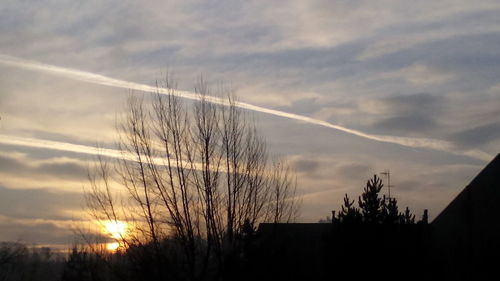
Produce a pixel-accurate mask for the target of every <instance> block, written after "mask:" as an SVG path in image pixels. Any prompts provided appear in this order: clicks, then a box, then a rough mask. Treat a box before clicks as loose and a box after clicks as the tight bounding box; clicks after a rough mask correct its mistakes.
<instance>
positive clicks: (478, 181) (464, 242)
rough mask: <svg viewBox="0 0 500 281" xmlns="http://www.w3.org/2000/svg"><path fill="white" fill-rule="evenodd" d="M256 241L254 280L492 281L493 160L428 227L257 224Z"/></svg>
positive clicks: (499, 248)
mask: <svg viewBox="0 0 500 281" xmlns="http://www.w3.org/2000/svg"><path fill="white" fill-rule="evenodd" d="M256 241H257V243H256V250H255V253H257V254H256V255H257V257H255V258H254V259H253V260H254V262H256V264H253V265H252V267H253V268H258V269H259V270H257V272H256V273H255V274H257V276H256V277H257V278H261V279H262V280H265V279H268V280H332V279H337V278H338V279H344V278H349V279H356V280H357V279H366V280H371V279H375V278H377V279H379V278H383V279H385V280H440V279H441V280H447V279H450V280H500V278H499V277H500V269H498V263H499V262H500V154H499V155H498V156H497V157H496V158H495V159H493V161H491V162H490V163H489V164H488V165H487V166H486V167H485V168H484V169H483V170H482V171H481V172H480V173H479V174H478V175H477V176H476V177H475V178H474V180H472V182H471V183H470V184H469V185H467V186H466V187H465V188H464V189H463V191H462V192H461V193H460V194H459V195H458V196H457V197H456V198H455V199H454V200H453V201H452V202H451V203H450V204H449V205H448V206H447V207H446V208H445V209H444V210H443V211H442V212H441V213H440V214H439V215H438V216H437V217H436V218H435V219H434V220H433V221H432V222H431V223H430V224H413V225H401V224H399V225H363V224H362V225H354V226H353V225H350V226H346V225H342V224H334V223H293V224H261V225H260V226H259V230H258V232H257V239H256ZM260 271H262V273H259V272H260ZM259 274H260V275H259Z"/></svg>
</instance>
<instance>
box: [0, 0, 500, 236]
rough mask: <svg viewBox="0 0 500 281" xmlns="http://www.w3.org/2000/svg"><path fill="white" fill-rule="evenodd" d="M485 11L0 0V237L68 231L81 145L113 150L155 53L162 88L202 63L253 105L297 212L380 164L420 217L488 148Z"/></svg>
mask: <svg viewBox="0 0 500 281" xmlns="http://www.w3.org/2000/svg"><path fill="white" fill-rule="evenodd" d="M499 14H500V2H499V1H456V0H453V1H451V0H450V1H447V0H445V1H385V0H383V1H368V0H367V1H344V0H339V1H331V0H324V1H300V0H296V1H272V2H271V1H190V0H188V1H124V0H120V1H14V0H7V1H2V2H1V3H0V117H1V120H0V152H1V153H0V241H22V242H26V243H36V244H40V245H66V244H69V243H71V242H72V241H74V236H75V234H74V233H73V231H72V228H73V227H74V225H76V224H78V222H79V221H80V220H82V219H83V213H84V212H85V210H84V201H83V196H82V190H83V188H84V187H85V186H88V181H87V167H88V166H89V165H91V164H90V163H91V161H92V160H93V159H95V155H94V154H95V153H96V149H94V147H95V146H96V144H98V145H99V146H100V147H103V148H105V149H108V150H101V152H103V153H104V154H106V153H107V154H106V155H108V156H110V157H112V156H113V153H115V151H113V149H114V148H115V146H114V143H115V141H116V135H115V129H114V128H115V120H116V117H117V116H119V115H120V114H121V113H122V112H123V111H124V108H125V104H126V99H127V96H129V95H131V94H132V95H141V94H143V92H141V91H140V90H141V89H148V86H153V85H154V83H155V80H161V79H162V77H163V75H164V74H165V72H166V71H167V70H168V71H170V72H172V73H174V76H175V78H176V80H177V82H178V85H179V89H180V90H183V91H187V92H192V91H193V90H194V83H195V81H196V80H197V79H198V77H200V75H203V77H204V78H205V79H206V80H207V81H208V82H209V83H213V84H214V85H216V84H217V83H220V82H223V83H225V84H227V85H230V86H231V87H233V88H234V89H235V91H236V94H237V96H238V98H239V100H240V101H241V102H244V103H247V104H250V105H254V106H257V107H255V108H250V109H247V110H248V112H249V113H250V114H252V116H254V119H255V120H256V122H257V125H258V127H259V129H260V131H261V133H262V135H264V137H265V139H266V140H267V143H268V147H269V150H270V152H271V153H272V154H274V155H279V156H281V157H283V158H286V159H287V160H288V161H289V162H290V163H291V164H292V166H293V167H294V168H295V169H296V171H297V180H298V187H299V191H300V194H302V195H303V205H302V215H301V218H300V221H303V222H316V221H318V220H319V219H321V218H325V217H326V216H327V215H330V213H331V211H332V210H336V209H338V208H339V206H340V204H341V203H342V197H343V196H344V194H345V193H348V194H349V195H351V197H353V198H354V197H357V196H358V195H359V194H360V193H361V192H362V188H363V186H364V184H365V182H366V180H367V179H368V178H369V177H371V176H373V174H379V173H380V172H382V171H384V170H387V169H390V171H391V181H392V184H393V185H394V188H393V189H392V191H391V194H392V195H394V196H395V197H396V198H398V200H399V204H400V207H405V206H409V207H410V208H411V209H412V210H414V211H415V213H416V214H417V215H418V216H420V215H421V213H422V211H423V209H429V213H430V216H431V218H433V217H435V216H436V215H437V214H438V213H439V212H440V211H441V210H442V209H443V208H444V207H445V206H446V205H447V203H448V202H450V201H451V200H452V199H453V198H454V196H455V195H457V194H458V192H460V191H461V190H462V188H463V187H465V185H466V184H468V183H469V181H470V180H472V178H473V177H474V176H475V175H476V174H477V173H478V172H479V171H480V170H481V169H482V168H483V167H484V166H485V165H486V164H487V163H488V162H489V161H490V160H491V159H493V157H494V156H495V155H497V154H498V153H499V152H500V149H499V147H500V48H499V46H500V17H499V16H498V15H499ZM188 94H189V93H188ZM247 108H249V106H247ZM254 109H256V110H254ZM262 111H267V113H263V112H262ZM269 113H271V114H269Z"/></svg>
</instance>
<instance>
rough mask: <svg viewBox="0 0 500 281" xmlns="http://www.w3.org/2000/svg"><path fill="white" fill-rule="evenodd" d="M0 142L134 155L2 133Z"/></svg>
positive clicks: (122, 157)
mask: <svg viewBox="0 0 500 281" xmlns="http://www.w3.org/2000/svg"><path fill="white" fill-rule="evenodd" d="M0 143H1V144H7V145H15V146H25V147H35V148H44V149H52V150H59V151H67V152H75V153H82V154H89V155H102V156H107V157H111V158H116V159H124V160H132V159H133V156H132V155H131V154H128V155H127V153H126V152H124V151H120V150H115V149H108V148H97V147H93V146H86V145H80V144H73V143H67V142H59V141H50V140H41V139H33V138H24V137H16V136H9V135H0Z"/></svg>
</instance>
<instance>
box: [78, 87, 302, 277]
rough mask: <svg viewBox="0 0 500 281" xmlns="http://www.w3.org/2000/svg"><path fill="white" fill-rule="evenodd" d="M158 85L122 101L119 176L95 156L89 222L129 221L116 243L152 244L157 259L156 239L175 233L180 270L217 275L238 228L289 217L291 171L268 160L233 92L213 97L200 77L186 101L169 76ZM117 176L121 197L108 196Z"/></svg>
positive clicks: (292, 210) (293, 210)
mask: <svg viewBox="0 0 500 281" xmlns="http://www.w3.org/2000/svg"><path fill="white" fill-rule="evenodd" d="M162 86H164V87H165V88H168V89H171V90H170V92H169V94H167V95H165V94H160V93H159V92H158V93H154V94H153V95H150V96H144V97H143V98H136V97H131V98H130V99H129V102H128V110H127V113H128V114H127V116H126V117H125V118H124V119H123V121H122V122H121V123H120V125H119V126H118V131H119V148H120V149H121V150H122V151H123V154H124V157H123V159H122V160H118V161H117V162H114V164H115V165H114V166H113V167H114V168H115V170H116V172H117V173H116V174H117V175H118V176H117V177H112V176H111V173H110V168H111V167H110V166H109V164H108V162H107V161H104V160H103V159H102V158H100V159H99V161H98V165H97V168H96V169H95V170H94V172H93V173H91V175H90V180H91V188H89V189H88V190H87V192H86V194H87V203H88V207H89V210H90V213H91V215H92V216H93V217H94V218H95V219H97V220H111V221H118V220H120V221H127V222H129V225H131V226H133V231H131V232H130V233H129V234H127V235H124V236H123V237H121V240H122V241H121V242H122V243H124V244H125V245H128V246H130V245H144V244H148V245H152V247H153V249H154V252H155V254H154V255H157V256H158V259H161V254H162V253H161V245H162V243H163V241H165V240H166V239H175V240H176V241H177V242H178V244H179V247H180V251H179V252H180V253H181V254H182V256H183V260H184V261H185V266H186V272H189V274H190V275H189V276H188V278H190V279H199V278H201V277H203V276H206V275H207V274H215V275H217V274H221V272H222V271H224V268H225V266H226V265H227V263H226V259H227V257H228V256H231V255H234V252H235V251H237V244H238V241H237V239H238V238H237V237H238V236H239V234H241V232H242V230H243V228H248V227H249V226H250V227H251V228H252V229H254V230H255V229H256V227H257V226H258V224H259V223H261V222H275V223H277V222H289V221H291V220H293V219H294V218H295V217H296V215H297V210H298V207H299V204H298V199H297V196H296V181H295V177H294V175H293V173H292V171H291V170H290V168H289V167H288V165H287V164H286V163H284V162H280V161H276V160H275V161H273V160H271V159H269V156H268V151H267V149H266V145H265V142H264V140H263V138H262V137H260V136H259V135H258V132H257V129H256V128H255V126H254V124H253V123H252V122H250V121H249V119H248V117H247V115H246V114H245V112H243V111H242V110H241V109H239V108H238V107H237V106H236V102H235V100H234V96H233V95H232V92H231V91H228V90H226V89H224V88H222V87H221V88H220V89H219V91H218V92H219V93H218V94H224V95H227V104H226V105H217V104H214V103H211V102H210V95H211V94H212V93H211V92H210V88H209V87H207V85H206V83H204V82H203V81H202V80H200V82H199V83H198V85H197V86H196V93H197V94H198V97H199V100H197V101H195V102H194V103H193V105H192V107H188V106H187V105H186V104H185V103H183V102H182V101H181V100H180V98H179V97H178V96H177V95H176V93H175V91H176V90H175V88H176V87H175V84H174V83H173V82H172V81H171V80H169V79H168V78H167V79H166V80H165V85H162ZM145 99H148V101H149V102H146V101H145ZM190 108H192V110H190ZM116 183H118V184H119V185H120V186H122V187H124V188H125V190H126V191H127V192H126V194H127V198H126V199H127V200H123V201H119V200H117V199H116V198H115V197H116V196H115V193H114V192H113V185H115V184H116Z"/></svg>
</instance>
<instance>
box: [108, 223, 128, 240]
mask: <svg viewBox="0 0 500 281" xmlns="http://www.w3.org/2000/svg"><path fill="white" fill-rule="evenodd" d="M102 225H103V228H104V229H103V230H104V232H105V233H106V234H107V235H109V236H110V237H111V238H113V239H121V238H124V237H125V236H126V235H127V228H128V227H127V223H125V222H122V221H104V222H103V223H102Z"/></svg>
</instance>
